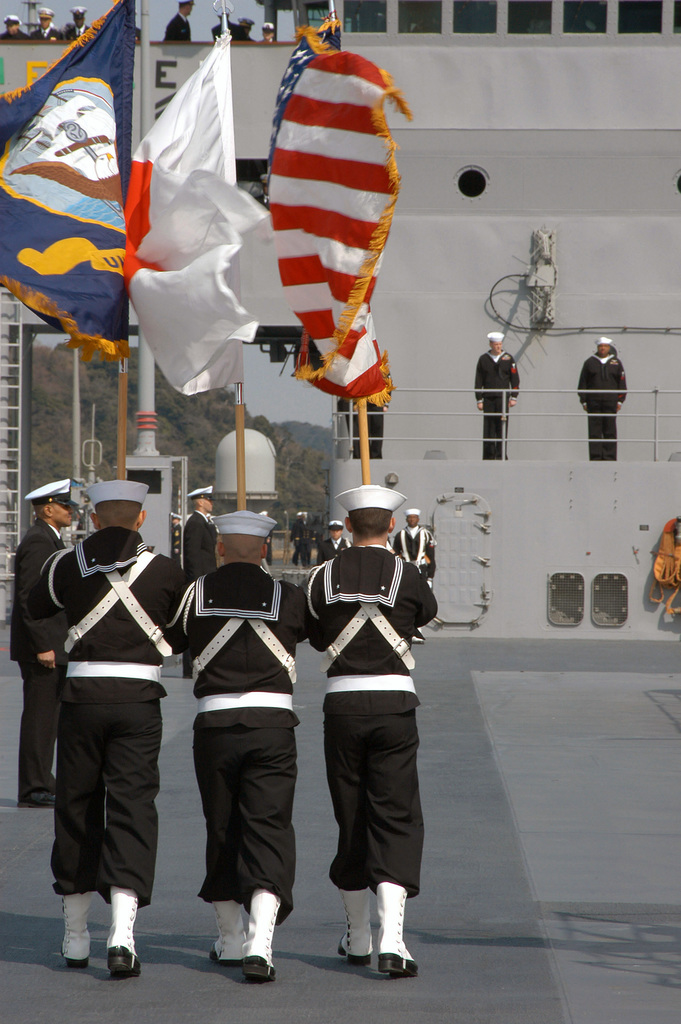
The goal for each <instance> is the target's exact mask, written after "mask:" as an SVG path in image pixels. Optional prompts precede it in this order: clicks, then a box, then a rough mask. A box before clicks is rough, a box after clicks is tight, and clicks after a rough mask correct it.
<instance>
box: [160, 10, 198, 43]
mask: <svg viewBox="0 0 681 1024" xmlns="http://www.w3.org/2000/svg"><path fill="white" fill-rule="evenodd" d="M193 7H194V0H180V4H179V7H178V11H177V14H176V15H175V17H174V18H171V19H170V21H169V22H168V24H167V25H166V34H165V36H164V37H163V42H164V43H190V42H191V38H192V30H191V28H190V26H189V21H188V20H187V19H188V18H189V15H190V14H191V13H192V10H193Z"/></svg>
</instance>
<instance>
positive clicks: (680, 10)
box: [674, 0, 681, 32]
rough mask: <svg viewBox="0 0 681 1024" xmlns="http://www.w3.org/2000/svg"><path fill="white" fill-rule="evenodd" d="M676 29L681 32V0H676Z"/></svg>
mask: <svg viewBox="0 0 681 1024" xmlns="http://www.w3.org/2000/svg"><path fill="white" fill-rule="evenodd" d="M674 31H675V32H681V0H674Z"/></svg>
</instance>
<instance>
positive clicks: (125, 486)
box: [87, 480, 149, 508]
mask: <svg viewBox="0 0 681 1024" xmlns="http://www.w3.org/2000/svg"><path fill="white" fill-rule="evenodd" d="M148 490H149V487H148V485H147V484H141V483H139V482H138V481H137V480H102V481H100V482H99V483H97V484H90V486H89V487H88V489H87V493H88V497H89V499H90V501H91V502H92V504H93V505H94V506H95V508H96V507H97V505H99V504H100V503H101V502H102V501H135V502H137V504H138V505H143V504H144V499H145V498H146V496H147V491H148Z"/></svg>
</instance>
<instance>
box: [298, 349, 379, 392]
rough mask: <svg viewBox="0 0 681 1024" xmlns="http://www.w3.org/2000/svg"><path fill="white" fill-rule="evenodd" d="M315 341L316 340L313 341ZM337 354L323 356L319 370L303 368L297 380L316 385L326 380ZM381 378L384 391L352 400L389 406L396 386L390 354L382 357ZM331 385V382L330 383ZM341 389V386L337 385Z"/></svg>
mask: <svg viewBox="0 0 681 1024" xmlns="http://www.w3.org/2000/svg"><path fill="white" fill-rule="evenodd" d="M313 340H314V339H313ZM336 354H337V353H336V352H327V353H326V355H325V356H322V360H323V363H322V366H320V367H319V369H318V370H315V369H313V368H312V367H311V366H310V365H309V364H306V365H305V366H301V367H300V368H299V369H297V370H296V380H303V381H306V383H308V384H316V383H317V382H318V381H320V380H324V378H325V377H326V375H327V370H328V369H329V367H330V365H331V364H332V363H333V360H334V359H335V357H336ZM380 371H381V376H382V377H383V382H384V385H385V386H384V388H383V390H382V391H377V392H376V393H375V394H373V395H363V396H362V398H361V399H360V398H352V399H351V400H352V401H353V402H359V401H364V400H366V401H367V402H371V403H372V405H387V404H388V403H389V401H390V396H391V393H392V392H393V391H394V390H395V385H394V384H393V382H392V378H391V376H390V365H389V363H388V353H387V352H384V353H383V355H382V356H381V366H380ZM329 383H331V382H329ZM336 386H337V387H341V385H340V384H339V385H336Z"/></svg>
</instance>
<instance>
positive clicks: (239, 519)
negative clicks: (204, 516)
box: [213, 511, 277, 538]
mask: <svg viewBox="0 0 681 1024" xmlns="http://www.w3.org/2000/svg"><path fill="white" fill-rule="evenodd" d="M213 523H214V524H215V528H216V530H217V531H218V533H219V534H221V535H229V534H232V533H238V534H245V535H246V536H248V537H263V538H264V537H268V536H269V535H270V533H271V532H272V530H273V529H274V527H275V526H276V525H277V521H276V519H270V517H269V516H266V515H263V513H262V512H248V511H243V512H228V513H227V514H226V515H224V516H213Z"/></svg>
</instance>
